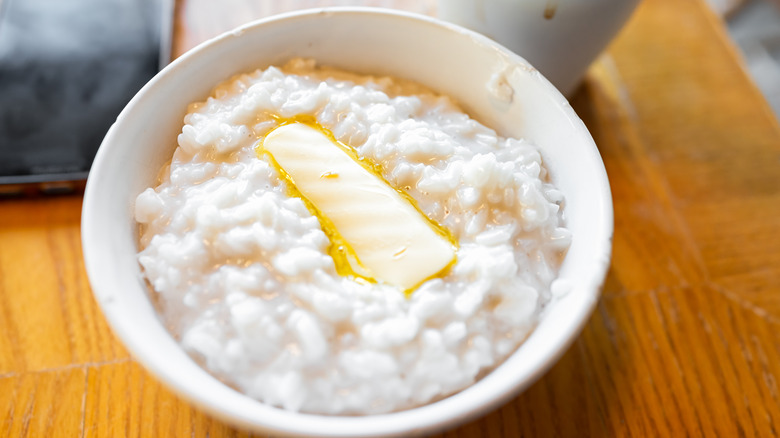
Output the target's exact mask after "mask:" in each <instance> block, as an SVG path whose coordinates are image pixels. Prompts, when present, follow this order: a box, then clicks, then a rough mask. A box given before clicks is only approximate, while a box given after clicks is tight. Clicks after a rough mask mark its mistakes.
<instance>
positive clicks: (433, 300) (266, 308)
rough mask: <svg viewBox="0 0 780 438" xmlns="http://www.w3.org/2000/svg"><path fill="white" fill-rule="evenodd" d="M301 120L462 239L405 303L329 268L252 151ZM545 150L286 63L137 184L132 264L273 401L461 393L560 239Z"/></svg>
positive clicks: (355, 80) (505, 335)
mask: <svg viewBox="0 0 780 438" xmlns="http://www.w3.org/2000/svg"><path fill="white" fill-rule="evenodd" d="M299 115H311V116H314V117H315V118H316V120H317V121H318V122H319V123H320V124H321V125H322V126H323V127H325V128H326V129H329V130H330V131H332V132H333V134H334V135H335V136H336V138H338V139H339V140H340V141H342V142H344V143H347V144H349V145H351V146H353V147H354V148H356V150H357V152H358V154H359V155H360V156H361V157H365V158H367V159H369V160H371V161H373V162H375V163H377V164H379V165H380V166H381V168H382V170H383V176H384V178H385V179H386V180H387V181H389V182H390V183H391V184H392V185H394V186H395V187H396V188H399V189H402V190H404V191H406V192H407V193H409V194H410V195H411V196H412V197H413V198H414V199H416V200H417V202H418V204H419V207H420V209H421V210H422V211H423V212H424V213H425V214H426V215H427V216H428V217H429V218H431V219H433V220H434V221H436V222H438V223H440V224H441V225H443V226H444V227H446V228H447V229H449V230H450V231H451V232H452V234H453V235H454V236H455V237H456V238H457V240H458V241H459V250H458V253H457V263H456V264H455V265H454V267H452V269H451V270H450V271H449V272H448V273H447V275H446V276H444V277H443V278H435V279H432V280H429V281H427V282H425V283H424V284H423V285H422V286H420V287H419V289H417V290H416V291H415V292H414V293H412V294H411V296H409V297H408V298H407V296H405V295H404V292H403V291H402V290H400V289H399V288H396V287H392V286H389V285H383V284H365V283H360V282H356V281H354V280H352V279H350V278H346V277H342V276H340V275H338V274H337V273H336V270H335V267H334V262H333V260H332V259H331V257H330V256H329V255H328V253H327V247H328V245H329V241H328V238H327V237H326V235H325V234H324V233H323V231H322V230H321V228H320V224H319V221H318V219H317V218H316V217H315V216H313V215H312V214H311V213H310V212H309V211H308V210H307V208H306V207H305V205H304V203H303V202H302V201H301V200H300V199H298V198H294V197H290V196H288V187H287V186H286V183H285V182H283V181H282V180H281V179H280V177H279V175H278V174H277V172H276V170H275V169H274V168H273V167H272V166H271V165H269V163H268V162H266V161H265V160H263V159H261V158H258V156H257V154H256V153H255V149H254V148H255V146H256V145H257V144H258V142H259V141H260V140H261V139H262V138H263V136H264V135H265V134H267V133H268V132H269V131H270V130H271V129H273V128H274V127H275V126H277V124H278V122H277V121H276V119H275V117H276V118H279V117H281V118H291V117H294V116H299ZM547 180H548V178H547V174H546V171H545V168H544V166H543V164H542V159H541V156H540V153H539V151H538V150H537V149H536V148H535V147H534V145H532V144H529V143H528V142H526V141H523V140H518V139H511V138H509V139H507V138H502V137H499V136H497V135H496V133H495V132H494V131H493V130H492V129H490V128H487V127H485V126H483V125H481V124H480V123H478V122H476V121H475V120H472V119H470V118H469V117H468V116H467V115H466V114H464V113H463V112H462V111H461V110H460V109H459V108H458V107H457V105H456V104H455V103H454V102H453V101H452V100H451V99H449V98H447V97H444V96H439V95H436V94H433V93H431V92H429V91H427V90H425V89H423V88H421V87H420V86H418V85H415V84H411V83H407V82H404V81H400V80H397V79H391V78H387V77H381V78H378V77H368V76H357V75H352V74H349V73H345V72H341V71H336V70H332V69H321V68H318V67H316V66H315V65H314V62H313V61H309V60H301V59H296V60H293V61H291V62H290V63H288V64H287V65H286V66H284V67H283V68H275V67H269V68H267V69H265V70H258V71H256V72H253V73H250V74H244V75H241V76H238V77H235V78H233V79H231V80H229V81H227V82H225V83H223V84H221V85H220V86H218V87H217V88H216V89H215V90H214V92H213V93H212V96H211V97H209V98H208V99H207V100H206V101H205V102H199V103H195V104H192V105H191V106H190V108H189V113H188V114H187V115H186V117H185V118H184V127H183V129H182V133H181V134H180V135H179V138H178V147H177V148H176V151H175V153H174V155H173V158H172V161H171V163H170V165H169V166H166V167H165V168H164V169H162V171H161V174H160V184H159V185H158V186H157V187H154V188H149V189H147V190H146V191H144V192H143V193H141V194H140V195H139V196H138V198H137V201H136V207H135V216H136V220H137V221H138V223H139V224H141V226H140V230H141V237H140V247H141V251H140V252H139V254H138V260H139V262H140V264H141V266H142V268H143V272H144V275H145V277H146V279H148V281H149V282H150V284H151V285H152V287H153V288H154V291H155V292H156V294H157V296H158V302H159V305H160V310H161V314H162V317H163V319H164V321H165V322H166V324H167V325H168V326H169V328H170V330H171V331H172V333H173V334H174V335H175V336H177V337H178V339H180V340H181V344H182V346H183V347H184V349H185V350H186V351H187V352H189V353H190V354H191V355H192V356H193V357H194V358H196V360H198V361H200V362H201V363H202V364H203V365H204V366H205V367H206V368H207V369H208V370H209V371H210V372H211V373H213V374H214V375H215V376H217V377H218V378H220V379H222V380H224V381H225V382H227V383H229V384H230V385H232V386H234V387H236V388H238V389H239V390H241V391H242V392H244V393H246V394H248V395H249V396H251V397H254V398H256V399H258V400H261V401H263V402H265V403H268V404H271V405H274V406H279V407H283V408H284V409H289V410H295V411H304V412H312V413H326V414H372V413H381V412H388V411H394V410H399V409H405V408H409V407H413V406H416V405H420V404H424V403H428V402H431V401H433V400H436V399H438V398H441V397H443V396H446V395H448V394H452V393H454V392H456V391H459V390H461V389H463V388H465V387H467V386H469V385H471V384H472V383H474V382H475V381H476V380H477V379H478V378H479V377H481V376H482V375H483V374H484V373H485V372H487V371H489V370H490V369H492V368H494V367H495V366H496V365H498V364H499V363H500V362H501V361H502V360H504V359H505V358H506V357H507V356H508V355H509V354H511V353H512V352H513V351H514V350H515V349H516V348H517V347H518V345H519V344H520V343H521V342H522V341H523V340H524V339H525V337H526V336H527V335H528V334H529V333H530V331H531V330H532V329H533V327H534V326H535V324H536V322H537V318H538V315H539V312H540V310H541V308H542V307H543V306H544V305H545V303H546V302H547V301H548V300H549V297H550V285H551V282H552V281H553V280H554V278H555V276H556V272H557V268H558V265H559V261H560V258H561V255H562V254H563V252H565V250H566V249H567V248H568V246H569V242H570V233H569V232H568V231H567V230H566V229H565V228H563V219H562V210H561V208H560V206H561V204H562V202H563V197H562V195H561V193H560V192H559V191H558V190H556V189H555V188H554V187H553V186H552V185H551V184H550V183H549V182H546V181H547Z"/></svg>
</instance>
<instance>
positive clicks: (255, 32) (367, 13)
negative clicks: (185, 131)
mask: <svg viewBox="0 0 780 438" xmlns="http://www.w3.org/2000/svg"><path fill="white" fill-rule="evenodd" d="M295 56H303V57H312V58H315V59H317V60H318V61H319V62H320V63H321V64H326V65H331V66H335V67H340V68H343V69H347V70H352V71H355V72H359V73H374V74H387V75H393V76H397V77H403V78H406V79H411V80H415V81H418V82H420V83H422V84H425V85H427V86H429V87H430V88H432V89H434V90H436V91H438V92H441V93H444V94H448V95H450V96H453V97H455V98H456V99H457V100H458V101H459V102H460V103H461V104H462V106H463V107H464V109H465V110H466V111H468V112H469V113H470V114H471V115H472V116H473V117H476V118H477V119H479V120H480V121H482V122H483V123H485V124H487V125H488V126H491V127H493V128H495V129H496V130H497V131H498V132H499V133H501V134H503V135H512V136H518V137H525V138H527V139H530V140H531V141H533V142H535V143H536V144H537V145H539V146H540V147H541V149H542V156H543V159H544V161H545V162H546V165H547V167H548V169H549V170H550V173H551V175H552V179H553V180H554V182H555V183H556V184H557V186H558V187H559V188H560V189H561V190H562V191H563V193H564V194H565V196H566V205H565V208H566V212H565V215H566V220H567V221H568V226H569V227H570V229H571V231H572V233H573V243H572V246H571V249H570V250H569V252H568V254H567V256H566V259H565V261H564V262H563V266H562V268H561V272H560V276H561V278H563V279H566V280H567V281H568V282H569V283H570V284H571V285H572V288H571V291H570V292H569V293H568V294H567V295H565V296H564V297H563V298H562V299H560V300H558V301H556V302H555V303H554V304H553V305H551V306H549V307H548V309H547V311H546V312H545V315H544V318H543V320H542V321H541V323H540V324H539V326H538V328H537V329H536V330H535V331H534V332H533V334H532V335H531V336H530V337H529V338H528V340H527V341H526V342H525V343H524V344H523V345H522V346H521V347H520V348H519V349H518V350H517V351H516V352H515V353H514V354H513V355H512V356H511V357H510V358H509V359H508V360H507V361H506V362H505V363H504V364H502V365H501V366H500V367H498V368H497V369H495V370H494V371H493V372H491V373H490V374H489V375H487V376H486V377H485V378H484V379H482V380H480V381H479V382H477V383H476V384H475V385H473V386H471V387H470V388H468V389H466V390H464V391H461V392H460V393H457V394H455V395H452V396H450V397H447V398H445V399H443V400H441V401H438V402H436V403H432V404H429V405H426V406H422V407H418V408H414V409H410V410H406V411H402V412H396V413H391V414H384V415H371V416H362V417H338V416H321V415H308V414H300V413H295V412H288V411H284V410H281V409H277V408H274V407H271V406H268V405H265V404H263V403H260V402H258V401H255V400H253V399H251V398H249V397H246V396H244V395H242V394H241V393H239V392H237V391H235V390H233V389H231V388H229V387H228V386H226V385H224V384H222V383H221V382H219V381H218V380H217V379H215V378H213V377H212V376H211V375H210V374H208V373H207V372H206V371H204V370H203V369H202V368H201V367H200V366H198V365H197V364H196V363H195V362H194V361H193V360H192V359H190V357H189V356H188V355H187V354H186V353H185V352H184V351H182V349H181V348H180V347H179V345H178V344H177V342H176V341H175V340H174V338H173V337H172V336H171V335H170V334H169V333H168V332H167V331H166V329H165V327H164V326H163V324H162V323H161V321H160V319H159V317H158V316H157V313H156V312H155V309H154V307H153V305H152V302H151V301H150V298H149V291H148V290H147V288H146V286H145V284H144V281H143V279H142V277H141V272H140V269H139V266H138V263H137V262H136V257H135V254H136V252H137V230H136V223H135V221H134V220H133V205H134V202H135V198H136V196H137V195H138V194H139V193H140V192H141V191H143V190H144V188H146V187H149V186H152V185H154V184H155V181H156V175H157V173H158V170H159V169H160V167H161V166H162V165H163V164H164V163H165V162H166V161H167V160H169V159H170V157H171V155H172V153H173V149H174V147H175V145H176V136H177V134H178V133H179V132H180V130H181V126H182V118H183V116H184V114H185V112H186V107H187V104H189V103H190V102H194V101H198V100H202V99H204V98H205V97H206V96H207V95H208V93H209V91H210V90H211V89H212V88H213V87H214V86H215V85H216V84H218V83H219V82H221V81H223V80H225V79H227V78H229V77H230V76H232V75H234V74H236V73H240V72H247V71H251V70H254V69H257V68H260V67H266V66H268V65H271V64H280V63H282V62H284V61H286V60H287V59H289V58H291V57H295ZM490 83H492V84H493V86H492V87H490V86H488V85H487V84H490ZM496 85H498V86H497V87H496ZM491 88H492V89H493V92H490V91H489V90H490V89H491ZM496 91H497V92H496ZM611 235H612V203H611V197H610V191H609V184H608V181H607V176H606V173H605V171H604V165H603V163H602V161H601V158H600V156H599V153H598V151H597V149H596V145H595V144H594V143H593V140H592V139H591V137H590V135H589V133H588V131H587V130H586V128H585V126H584V125H583V123H582V122H581V121H580V119H579V118H578V117H577V115H576V114H575V113H574V111H573V110H572V109H571V107H570V106H569V104H568V103H567V101H566V100H565V99H564V98H563V96H561V94H560V93H559V92H558V91H557V90H556V89H555V88H554V87H553V86H552V85H550V83H549V82H548V81H547V80H546V79H544V78H543V77H542V76H541V75H540V74H539V73H538V72H537V71H536V70H535V69H533V68H532V67H530V66H529V65H528V64H527V63H526V62H525V61H524V60H523V59H521V58H519V57H518V56H516V55H514V54H512V53H511V52H509V51H508V50H506V49H504V48H503V47H501V46H499V45H497V44H496V43H494V42H492V41H491V40H489V39H487V38H485V37H483V36H481V35H479V34H476V33H473V32H471V31H467V30H464V29H462V28H459V27H456V26H453V25H448V24H445V23H443V22H440V21H437V20H435V19H431V18H426V17H422V16H417V15H411V14H406V13H401V12H393V11H386V10H377V9H360V8H350V9H342V8H339V9H326V10H309V11H302V12H298V13H292V14H286V15H280V16H276V17H271V18H269V19H266V20H261V21H258V22H255V23H252V24H249V25H247V26H244V27H241V28H239V29H237V30H235V31H233V32H230V33H227V34H224V35H222V36H220V37H218V38H216V39H213V40H211V41H209V42H207V43H205V44H203V45H201V46H199V47H197V48H195V49H193V50H191V51H190V52H188V53H186V54H185V55H184V56H182V57H181V58H179V59H177V60H176V61H174V62H173V63H172V64H170V65H169V66H168V67H166V68H165V69H164V70H163V71H162V72H160V73H159V74H158V75H157V76H156V77H155V78H154V79H152V80H151V81H150V82H149V83H148V84H147V85H146V86H145V87H144V88H143V89H142V90H141V91H140V92H139V93H138V94H137V95H136V96H135V97H134V98H133V100H132V101H131V102H130V103H129V104H128V105H127V107H126V108H125V109H124V111H123V112H122V113H121V114H120V116H119V118H118V119H117V121H116V123H115V124H114V126H113V127H112V128H111V130H110V131H109V133H108V134H107V136H106V138H105V140H104V141H103V144H102V145H101V147H100V150H99V151H98V154H97V157H96V158H95V162H94V164H93V166H92V171H91V173H90V175H89V180H88V182H87V188H86V193H85V197H84V208H83V215H82V244H83V249H84V258H85V262H86V267H87V272H88V275H89V279H90V283H91V285H92V289H93V291H94V294H95V298H96V299H97V301H98V302H99V303H100V306H101V307H102V309H103V312H104V313H105V315H106V318H107V319H108V321H109V323H110V325H111V327H112V328H113V330H114V332H115V333H116V334H117V335H118V336H119V338H120V339H121V340H122V341H123V342H124V344H125V346H126V347H127V348H128V350H129V351H130V352H131V353H132V354H133V356H134V357H135V358H136V359H137V360H138V361H139V362H140V363H141V364H142V365H143V366H144V367H146V369H148V370H149V371H150V372H151V373H152V374H153V375H155V376H156V377H157V378H158V379H160V380H161V381H162V382H163V383H164V384H165V385H167V386H168V387H169V388H170V389H172V390H173V391H175V392H176V393H178V394H179V395H180V396H182V397H183V398H185V399H187V400H189V401H190V402H192V403H194V404H195V405H197V406H199V407H200V408H202V409H203V410H205V411H207V412H209V413H211V414H213V415H215V416H217V417H219V418H221V419H223V420H225V421H228V422H230V423H233V424H235V425H237V426H239V427H245V428H248V429H252V430H257V431H265V432H273V433H276V434H287V435H296V436H300V435H316V436H385V435H403V436H409V435H414V434H421V433H427V432H434V431H437V430H441V429H444V428H448V427H452V426H455V425H456V424H459V423H462V422H464V421H466V420H469V419H472V418H474V417H476V416H478V415H481V414H484V413H486V412H487V411H489V410H491V409H493V408H496V407H498V406H500V405H501V404H502V403H505V402H506V401H508V400H509V399H510V398H511V397H513V396H514V395H516V394H517V393H518V392H519V391H521V390H523V389H525V388H526V387H527V386H528V385H530V384H531V383H533V382H534V381H535V380H536V379H537V378H538V377H540V376H541V375H542V374H543V373H544V372H545V371H546V370H547V369H548V368H549V367H550V366H552V364H553V363H555V361H556V360H557V359H558V358H559V357H560V356H561V355H562V354H563V352H564V351H565V350H566V349H567V348H568V346H569V345H570V344H571V342H572V341H573V340H574V338H575V337H576V336H577V334H578V333H579V332H580V330H581V328H582V326H583V325H584V323H585V321H586V320H587V319H588V316H589V315H590V313H591V311H592V309H593V307H594V305H595V303H596V301H597V299H598V296H599V290H600V287H601V284H602V282H603V280H604V276H605V273H606V271H607V267H608V265H609V258H610V250H611Z"/></svg>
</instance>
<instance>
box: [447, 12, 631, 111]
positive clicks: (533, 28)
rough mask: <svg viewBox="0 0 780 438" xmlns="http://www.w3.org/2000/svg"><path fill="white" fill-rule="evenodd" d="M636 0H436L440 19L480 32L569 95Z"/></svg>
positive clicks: (613, 34)
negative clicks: (522, 59) (527, 63)
mask: <svg viewBox="0 0 780 438" xmlns="http://www.w3.org/2000/svg"><path fill="white" fill-rule="evenodd" d="M638 3H639V0H439V2H438V10H439V18H442V19H444V20H447V21H450V22H453V23H456V24H459V25H461V26H464V27H467V28H469V29H472V30H475V31H477V32H480V33H482V34H484V35H486V36H488V37H490V38H492V39H494V40H496V41H497V42H499V43H501V44H502V45H504V46H506V47H507V48H509V49H510V50H512V51H514V52H515V53H517V54H518V55H520V56H522V57H523V58H525V59H526V60H527V61H528V62H530V63H531V64H532V65H533V66H534V67H536V68H537V69H538V70H539V71H540V72H541V73H542V74H543V75H544V76H545V77H547V79H549V80H550V82H552V83H553V84H554V85H555V86H556V87H558V89H559V90H560V91H561V92H562V93H563V94H564V95H566V96H571V94H572V92H573V91H574V89H575V88H576V86H577V85H578V84H579V82H580V81H581V79H582V77H583V75H584V74H585V71H586V70H587V68H588V66H589V65H590V64H591V62H593V60H595V59H596V57H597V56H598V55H599V53H601V51H602V50H604V48H605V47H606V46H607V44H609V42H610V41H611V40H612V38H614V37H615V35H617V33H618V31H620V29H621V28H622V27H623V25H624V24H625V22H626V21H628V18H629V16H630V15H631V12H633V10H634V8H635V7H636V5H637V4H638Z"/></svg>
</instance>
